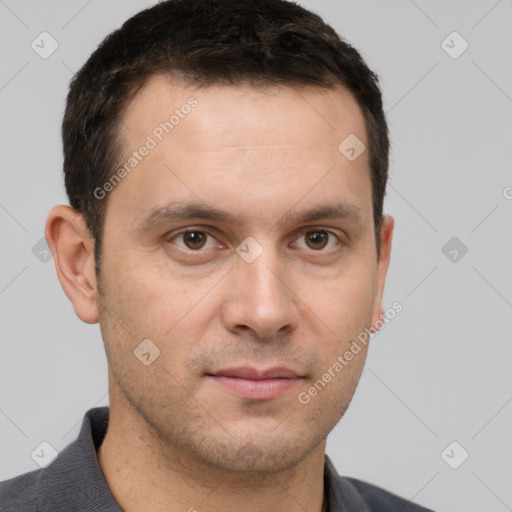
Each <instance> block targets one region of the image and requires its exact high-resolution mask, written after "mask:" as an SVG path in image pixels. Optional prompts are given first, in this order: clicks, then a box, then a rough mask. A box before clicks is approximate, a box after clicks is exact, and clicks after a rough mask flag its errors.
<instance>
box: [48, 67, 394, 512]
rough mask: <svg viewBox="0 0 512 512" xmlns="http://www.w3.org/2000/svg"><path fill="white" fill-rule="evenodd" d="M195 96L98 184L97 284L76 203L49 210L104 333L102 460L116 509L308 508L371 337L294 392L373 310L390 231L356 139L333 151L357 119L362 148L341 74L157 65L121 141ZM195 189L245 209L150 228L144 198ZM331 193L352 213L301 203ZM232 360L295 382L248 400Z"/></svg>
mask: <svg viewBox="0 0 512 512" xmlns="http://www.w3.org/2000/svg"><path fill="white" fill-rule="evenodd" d="M190 97H194V98H195V99H196V100H197V102H198V104H197V106H196V107H195V108H194V109H192V111H191V113H190V114H188V115H187V116H185V118H184V119H180V122H179V124H178V125H176V126H175V128H174V129H173V131H172V132H171V133H170V134H168V135H166V136H165V137H164V138H163V139H162V141H161V142H160V143H159V144H158V145H157V146H156V147H155V148H154V149H152V150H151V151H150V152H149V154H148V155H147V156H146V157H145V158H144V159H142V161H141V162H139V163H138V165H137V167H136V168H135V169H134V170H133V171H131V172H130V173H129V174H128V175H127V176H126V177H125V178H124V179H123V180H122V181H121V183H119V184H118V185H117V186H116V187H115V188H114V190H112V191H111V192H109V193H108V195H107V197H106V198H105V199H103V200H107V201H108V203H107V212H106V220H105V230H104V238H103V242H102V253H103V258H102V261H101V267H100V269H101V276H100V282H99V283H98V282H97V281H96V277H95V273H94V260H93V240H92V239H91V238H90V234H89V232H88V231H87V228H86V227H85V222H84V220H83V218H82V216H81V215H80V214H78V213H77V212H76V211H74V210H72V209H71V208H69V207H67V206H57V207H55V208H54V209H53V210H52V212H51V213H50V215H49V218H48V221H47V228H46V236H47V239H48V242H49V245H50V247H51V249H52V251H53V254H54V260H55V264H56V268H57V273H58V276H59V279H60V281H61V284H62V286H63V288H64V290H65V292H66V294H67V295H68V297H69V298H70V300H71V302H72V304H73V307H74V310H75V312H76V314H77V315H78V316H79V317H80V318H81V319H82V320H83V321H84V322H88V323H95V322H99V323H100V326H101V331H102V335H103V339H104V343H105V349H106V353H107V358H108V362H109V391H110V423H109V428H108V432H107V434H106V437H105V440H104V442H103V444H102V445H101V447H100V449H99V452H98V460H99V464H100V467H101V470H102V472H103V474H104V476H105V478H106V481H107V483H108V485H109V487H110V489H111V491H112V493H113V495H114V497H115V498H116V500H117V501H118V503H119V504H120V506H121V507H122V508H123V510H125V511H128V512H138V511H143V510H152V511H157V512H158V511H160V510H162V511H163V510H166V511H178V510H180V511H184V510H190V512H191V511H192V510H194V509H196V510H198V511H201V512H202V511H220V510H222V511H225V512H229V511H235V510H236V511H237V512H240V511H258V512H266V511H269V512H270V511H272V512H274V511H304V510H308V511H318V512H320V511H321V510H322V503H323V465H324V450H325V439H326V436H327V434H328V433H329V432H330V431H331V429H332V428H333V427H334V426H335V425H336V424H337V422H338V421H339V419H340V418H341V416H342V415H343V413H344V412H345V410H346V408H347V407H348V405H349V403H350V401H351V399H352V396H353V394H354V391H355V388H356V385H357V382H358V380H359V377H360V375H361V372H362V369H363V365H364V361H365V358H366V349H363V350H362V351H361V352H359V353H358V354H357V355H356V356H354V358H353V359H352V361H350V363H349V364H348V365H347V366H346V367H345V368H344V369H343V371H341V372H339V373H337V374H336V376H335V377H334V378H332V380H331V382H330V383H329V384H328V385H327V386H326V387H325V388H324V389H322V390H321V391H320V392H319V393H318V394H317V395H316V396H314V397H312V398H311V401H310V402H309V403H308V404H307V405H304V404H301V403H300V402H299V400H298V395H299V393H300V392H304V391H307V390H308V389H309V388H310V387H311V386H312V385H313V384H314V383H315V382H316V381H318V379H320V378H321V377H322V375H323V374H324V373H325V372H327V370H328V368H329V367H331V366H332V365H333V363H334V362H335V361H336V360H337V357H338V356H340V355H343V354H344V352H345V351H346V350H347V349H348V348H349V347H350V343H351V340H353V339H355V338H356V336H357V334H358V333H360V332H361V331H363V330H364V329H365V328H368V327H369V326H371V325H372V324H373V323H375V322H376V321H377V320H378V319H379V318H380V315H381V314H382V293H383V289H384V283H385V277H386V273H387V269H388V264H389V257H390V250H391V238H392V233H393V219H392V217H390V216H386V217H385V220H384V223H383V226H382V229H381V233H380V239H381V253H380V258H377V253H376V246H375V232H374V224H373V211H372V193H371V182H370V169H369V163H368V151H364V152H363V153H362V154H361V155H360V156H359V158H357V159H356V160H355V161H353V162H351V161H349V160H348V159H347V158H345V156H344V155H342V154H341V153H340V151H339V150H338V145H339V144H340V142H341V141H343V140H344V139H345V138H346V137H347V136H348V135H349V134H356V135H357V137H358V138H359V139H361V140H362V141H363V142H364V143H365V144H366V145H367V137H366V133H365V127H364V120H363V116H362V113H361V110H360V108H359V107H358V105H357V103H356V101H355V99H354V98H353V96H352V95H351V94H350V93H349V92H347V91H346V90H344V89H342V88H341V87H340V88H338V89H336V90H323V89H318V88H300V89H299V88H292V87H281V88H277V87H272V88H265V89H261V88H260V89H254V88H250V87H248V86H243V87H242V86H237V87H234V86H221V85H219V86H211V87H209V88H206V89H197V88H194V87H191V86H189V87H186V86H184V85H179V84H176V83H172V82H171V81H170V79H168V78H165V77H161V76H160V77H153V78H151V79H150V80H149V82H148V83H147V84H146V85H145V86H144V87H143V88H142V89H141V90H140V91H139V92H138V93H137V95H136V96H135V98H134V99H133V100H132V102H131V103H130V104H129V105H128V107H127V109H126V111H125V112H124V115H123V121H124V123H125V124H126V127H124V128H123V129H122V132H121V136H122V138H123V140H124V142H125V150H126V157H127V158H128V157H129V156H130V154H131V153H132V152H133V151H134V150H136V149H137V148H139V147H140V146H141V145H142V144H144V141H145V140H146V138H147V136H148V135H149V134H151V133H152V131H153V130H154V129H155V127H156V126H158V125H159V124H160V123H161V122H163V121H165V120H166V119H168V118H169V115H170V113H172V112H173V111H174V110H175V109H176V108H179V107H180V106H181V105H183V104H184V103H186V102H187V100H188V99H189V98H190ZM192 202H193V203H199V204H200V205H202V206H205V205H207V206H209V207H212V208H222V209H223V210H225V211H226V212H227V213H229V214H231V215H233V216H234V218H235V220H236V221H237V222H236V223H231V222H228V221H227V220H212V219H205V218H186V219H177V220H176V219H175V220H172V219H171V220H169V219H168V220H164V219H160V221H161V222H158V223H156V224H153V225H151V226H144V225H143V219H144V218H147V217H148V215H149V214H150V212H151V211H152V210H153V209H155V208H158V207H162V206H164V205H166V204H169V203H172V204H173V205H176V204H178V205H185V204H188V203H192ZM340 203H343V204H344V205H351V208H352V211H354V210H357V212H356V213H357V215H353V216H351V217H347V218H344V217H343V218H319V219H314V220H304V219H298V218H297V215H299V214H300V213H301V212H304V211H307V210H311V209H313V208H317V207H322V206H330V205H334V204H340ZM278 221H279V222H278ZM185 228H188V229H193V230H195V231H201V232H202V233H203V238H202V239H201V235H199V237H200V238H199V239H200V241H201V240H203V241H206V243H205V245H204V246H202V248H199V249H197V248H196V247H198V245H201V244H198V245H194V244H193V243H194V242H197V235H196V238H194V237H192V239H191V238H190V235H187V236H185V237H184V236H183V234H182V232H183V230H184V229H185ZM311 231H312V232H313V233H311ZM319 231H320V234H318V232H319ZM326 232H329V233H330V234H326ZM180 233H181V235H180ZM308 233H309V234H308ZM315 233H316V235H315ZM206 234H208V235H206ZM249 236H250V237H252V238H254V239H255V240H256V241H257V243H258V244H259V245H260V246H261V248H262V249H263V252H262V254H261V255H259V257H258V258H257V259H256V260H255V261H253V262H252V263H247V262H246V261H244V259H242V258H241V257H240V256H239V254H238V253H237V252H236V248H237V247H238V246H239V245H240V244H241V242H242V241H243V240H244V239H245V238H246V237H249ZM319 240H320V243H319V242H318V241H319ZM326 240H327V245H325V246H323V243H324V242H325V241H326ZM191 241H192V244H191ZM187 243H188V244H189V245H188V246H187V245H186V244H187ZM190 246H191V247H192V248H188V247H190ZM99 285H101V287H100V288H99ZM144 339H150V340H151V341H152V342H153V343H154V344H155V345H156V346H157V347H158V349H159V350H160V356H159V357H158V358H156V359H155V360H154V361H153V362H152V363H151V364H150V365H148V366H145V365H144V364H142V363H141V362H140V361H139V360H138V359H137V357H135V356H134V350H135V349H136V347H137V346H138V345H139V344H140V343H141V341H142V340H144ZM239 366H252V367H257V368H270V367H273V366H286V367H288V368H291V369H293V370H294V371H296V372H298V373H299V374H300V376H301V377H302V378H301V379H298V380H297V382H296V383H295V384H294V385H293V387H292V388H291V389H289V390H288V391H286V392H285V393H284V394H282V395H281V396H279V397H277V398H274V399H270V400H258V401H256V400H250V399H246V398H243V397H241V396H240V395H238V394H237V393H236V392H233V391H231V390H228V389H226V388H225V387H223V386H221V385H219V384H218V382H216V381H214V380H212V378H210V377H208V376H207V374H208V373H211V372H215V371H217V370H219V369H221V368H228V367H239Z"/></svg>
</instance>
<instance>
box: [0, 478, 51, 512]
mask: <svg viewBox="0 0 512 512" xmlns="http://www.w3.org/2000/svg"><path fill="white" fill-rule="evenodd" d="M42 471H43V470H42V469H36V470H34V471H31V472H30V473H25V474H23V475H20V476H16V477H14V478H11V479H9V480H5V481H3V482H0V511H1V512H20V511H21V510H23V512H36V511H37V510H38V505H37V487H38V481H39V478H40V476H41V472H42Z"/></svg>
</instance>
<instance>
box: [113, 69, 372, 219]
mask: <svg viewBox="0 0 512 512" xmlns="http://www.w3.org/2000/svg"><path fill="white" fill-rule="evenodd" d="M354 135H355V136H356V137H357V138H358V139H359V140H360V141H361V143H362V144H364V145H366V146H367V139H366V130H365V123H364V118H363V115H362V112H361V109H360V107H359V105H358V104H357V101H356V100H355V98H354V97H353V95H352V94H351V93H350V92H348V91H347V90H346V89H344V88H341V87H339V88H337V89H333V90H328V89H321V88H313V87H301V88H298V87H277V86H272V87H266V88H257V89H255V88H253V87H250V86H246V85H244V86H230V85H229V86H228V85H212V86H210V87H207V88H198V87H194V86H185V85H180V84H179V83H176V82H173V80H172V79H170V78H169V77H166V76H155V77H152V78H151V79H150V80H149V81H148V82H147V83H146V84H145V85H144V87H142V88H141V89H140V90H139V91H138V93H137V94H136V95H135V97H134V98H133V100H132V101H131V102H130V104H129V105H128V106H127V108H126V109H125V111H124V113H123V116H122V124H121V139H122V140H123V142H124V156H123V157H122V158H123V162H122V163H126V162H127V161H128V159H129V158H130V155H133V153H134V152H136V153H140V151H139V149H141V148H143V147H144V146H148V147H150V150H148V151H146V150H144V153H145V155H144V156H143V158H140V155H139V156H138V157H137V158H139V160H137V162H135V163H136V165H135V166H134V168H133V170H130V172H129V176H128V178H127V179H125V180H123V182H122V183H121V184H120V185H119V186H117V187H116V190H115V191H114V194H113V197H112V198H111V199H112V200H113V202H114V203H115V202H116V201H117V199H116V196H118V195H120V193H122V191H123V190H124V191H126V193H129V195H130V207H131V209H132V210H134V211H135V212H136V214H137V215H138V214H139V213H140V212H141V211H144V210H147V209H148V208H150V207H154V206H155V205H158V204H161V205H164V204H167V203H168V202H171V201H177V200H178V201H179V200H183V201H185V200H189V201H190V200H194V202H197V201H198V200H199V201H203V200H206V197H207V196H211V197H214V198H216V200H217V201H219V200H222V201H223V202H224V206H226V207H228V208H229V207H230V206H232V207H233V208H238V209H240V207H241V206H242V205H241V204H240V197H241V196H242V197H247V198H248V197H252V196H257V197H258V198H259V199H260V203H259V206H261V201H262V200H263V199H265V198H266V199H267V200H268V201H269V202H273V207H276V206H282V207H284V206H286V207H290V206H291V204H292V203H293V202H296V201H298V200H299V199H300V197H301V196H303V195H304V193H305V192H306V191H308V189H309V191H308V198H310V199H312V200H313V199H315V195H316V196H318V197H317V204H316V205H315V206H318V205H319V204H320V202H321V200H322V197H324V196H325V195H326V194H328V193H330V194H336V195H338V196H343V195H345V196H346V197H347V198H348V197H349V196H352V197H356V199H357V196H359V202H360V203H366V204H365V205H363V204H360V205H359V206H360V207H363V209H364V207H366V208H368V207H370V208H371V186H370V171H369V164H368V154H367V153H368V152H367V151H365V152H363V153H362V154H361V156H360V157H359V158H357V159H356V160H355V161H350V160H349V159H347V158H346V157H345V156H343V154H342V153H341V152H340V150H339V145H340V143H341V142H342V141H344V140H345V139H347V137H352V136H354ZM132 159H133V157H132ZM336 191H337V192H336ZM221 196H223V197H222V199H221ZM279 198H282V201H281V202H282V204H281V205H279V202H280V199H279ZM369 199H370V201H368V200H369ZM276 201H277V203H276ZM109 202H110V199H109ZM368 202H369V204H368ZM246 206H249V203H247V205H246ZM254 206H255V207H256V203H254ZM109 208H110V207H109Z"/></svg>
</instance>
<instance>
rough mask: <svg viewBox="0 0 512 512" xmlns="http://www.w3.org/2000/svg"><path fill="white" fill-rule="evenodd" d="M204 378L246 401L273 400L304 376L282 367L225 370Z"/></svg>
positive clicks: (209, 374)
mask: <svg viewBox="0 0 512 512" xmlns="http://www.w3.org/2000/svg"><path fill="white" fill-rule="evenodd" d="M206 377H207V378H208V379H209V380H211V381H212V382H214V383H216V384H217V385H219V386H221V387H222V388H224V389H225V390H227V391H229V392H231V393H233V394H235V395H237V396H239V397H241V398H245V399H247V400H258V401H261V400H273V399H276V398H278V397H280V396H282V395H284V394H285V393H286V392H288V391H290V390H291V389H293V388H294V387H296V386H297V385H299V384H300V383H301V382H303V381H304V378H305V377H304V376H303V375H301V374H299V373H297V372H295V371H293V370H291V369H289V368H286V367H283V366H280V367H273V368H268V369H257V368H251V367H247V366H246V367H240V368H226V369H223V370H218V371H215V372H212V373H207V374H206Z"/></svg>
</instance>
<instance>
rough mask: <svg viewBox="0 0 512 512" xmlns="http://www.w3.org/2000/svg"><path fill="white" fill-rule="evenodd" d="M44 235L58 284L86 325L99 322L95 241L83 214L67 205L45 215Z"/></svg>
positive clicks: (57, 207)
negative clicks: (46, 216) (50, 252)
mask: <svg viewBox="0 0 512 512" xmlns="http://www.w3.org/2000/svg"><path fill="white" fill-rule="evenodd" d="M45 236H46V240H47V243H48V246H49V247H50V249H51V251H52V254H53V260H54V262H55V268H56V270H57V276H58V277H59V281H60V284H61V286H62V289H63V290H64V293H65V294H66V295H67V297H68V299H69V300H70V301H71V303H72V304H73V309H74V310H75V313H76V314H77V316H78V317H79V318H80V319H81V320H82V321H84V322H86V323H88V324H94V323H96V322H98V318H99V317H98V305H97V303H96V297H97V283H96V275H95V267H94V238H92V237H91V235H90V232H89V230H88V229H87V226H86V223H85V219H84V217H83V215H82V214H80V213H78V212H77V211H76V210H74V209H73V208H70V207H69V206H63V205H60V206H56V207H55V208H53V209H52V210H51V211H50V214H49V215H48V219H47V221H46V229H45Z"/></svg>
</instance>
